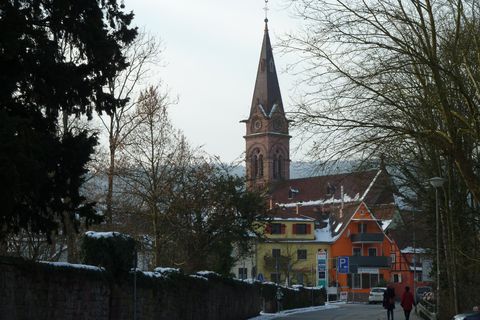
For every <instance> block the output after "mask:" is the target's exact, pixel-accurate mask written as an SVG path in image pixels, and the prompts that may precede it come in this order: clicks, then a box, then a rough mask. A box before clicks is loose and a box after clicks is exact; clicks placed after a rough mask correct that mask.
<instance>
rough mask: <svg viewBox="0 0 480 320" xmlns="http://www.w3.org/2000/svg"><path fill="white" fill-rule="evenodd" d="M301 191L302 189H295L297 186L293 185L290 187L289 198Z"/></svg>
mask: <svg viewBox="0 0 480 320" xmlns="http://www.w3.org/2000/svg"><path fill="white" fill-rule="evenodd" d="M299 192H300V191H299V190H298V189H295V188H292V187H290V188H288V199H293V198H295V195H296V194H297V193H299Z"/></svg>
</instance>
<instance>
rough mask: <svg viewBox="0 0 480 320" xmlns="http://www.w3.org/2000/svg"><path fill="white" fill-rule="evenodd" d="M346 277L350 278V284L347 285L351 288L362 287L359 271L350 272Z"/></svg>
mask: <svg viewBox="0 0 480 320" xmlns="http://www.w3.org/2000/svg"><path fill="white" fill-rule="evenodd" d="M348 278H349V280H350V284H349V285H348V286H349V287H350V288H353V289H361V288H362V283H361V279H362V278H361V276H360V273H350V274H349V275H348Z"/></svg>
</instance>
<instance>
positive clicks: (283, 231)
mask: <svg viewBox="0 0 480 320" xmlns="http://www.w3.org/2000/svg"><path fill="white" fill-rule="evenodd" d="M286 228H287V226H286V225H284V224H282V232H281V233H282V234H285V229H286Z"/></svg>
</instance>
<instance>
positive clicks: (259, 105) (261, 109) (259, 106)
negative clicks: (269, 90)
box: [258, 103, 268, 117]
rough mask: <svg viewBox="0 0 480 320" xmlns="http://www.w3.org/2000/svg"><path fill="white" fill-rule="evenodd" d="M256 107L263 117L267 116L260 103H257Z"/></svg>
mask: <svg viewBox="0 0 480 320" xmlns="http://www.w3.org/2000/svg"><path fill="white" fill-rule="evenodd" d="M258 109H260V111H261V112H262V114H263V115H264V116H265V117H268V116H267V113H266V112H265V109H263V106H262V104H261V103H259V104H258Z"/></svg>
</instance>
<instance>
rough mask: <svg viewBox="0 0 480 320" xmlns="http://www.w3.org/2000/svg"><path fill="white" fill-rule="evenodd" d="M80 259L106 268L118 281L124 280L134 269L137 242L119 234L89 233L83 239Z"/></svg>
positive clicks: (84, 262)
mask: <svg viewBox="0 0 480 320" xmlns="http://www.w3.org/2000/svg"><path fill="white" fill-rule="evenodd" d="M80 259H81V261H82V263H83V264H88V265H94V266H99V267H103V268H105V270H106V271H107V272H109V273H110V274H111V275H112V276H113V277H114V278H116V279H120V278H124V277H125V276H127V275H128V273H129V272H130V270H131V269H132V268H133V267H134V263H135V260H136V250H135V240H134V239H133V238H131V237H130V236H129V235H126V234H122V233H119V232H93V231H88V232H86V233H85V235H84V236H83V238H82V243H81V249H80Z"/></svg>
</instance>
